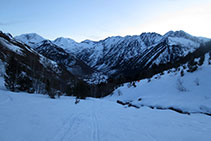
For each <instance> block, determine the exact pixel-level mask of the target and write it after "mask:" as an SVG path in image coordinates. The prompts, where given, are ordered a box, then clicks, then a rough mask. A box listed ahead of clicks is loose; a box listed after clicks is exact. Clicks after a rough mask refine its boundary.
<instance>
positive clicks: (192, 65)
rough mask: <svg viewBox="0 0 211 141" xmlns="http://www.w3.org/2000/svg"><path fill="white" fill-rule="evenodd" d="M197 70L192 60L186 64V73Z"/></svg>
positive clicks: (195, 63)
mask: <svg viewBox="0 0 211 141" xmlns="http://www.w3.org/2000/svg"><path fill="white" fill-rule="evenodd" d="M197 69H198V66H197V62H195V61H194V59H191V60H190V61H189V62H188V70H187V71H188V72H194V71H196V70H197Z"/></svg>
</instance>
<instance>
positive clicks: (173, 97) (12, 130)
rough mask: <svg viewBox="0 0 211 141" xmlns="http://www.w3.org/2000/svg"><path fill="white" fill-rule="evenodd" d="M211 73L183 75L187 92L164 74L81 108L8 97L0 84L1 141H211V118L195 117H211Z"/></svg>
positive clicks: (67, 101)
mask: <svg viewBox="0 0 211 141" xmlns="http://www.w3.org/2000/svg"><path fill="white" fill-rule="evenodd" d="M210 71H211V66H210V65H207V62H205V63H204V65H203V66H202V67H200V68H199V69H198V70H197V71H196V72H193V73H186V72H185V75H184V76H183V77H182V78H181V79H182V81H183V82H184V86H185V87H186V89H187V91H185V92H181V91H179V90H178V89H177V87H176V82H177V79H178V78H180V73H179V72H176V73H175V72H172V73H169V74H168V73H167V72H165V73H164V75H162V76H161V77H160V78H159V75H157V76H154V77H153V78H152V79H151V81H150V82H148V80H141V81H140V82H139V83H138V82H136V85H137V87H136V88H134V87H130V88H128V86H127V84H125V86H123V87H120V88H118V89H117V90H116V91H115V92H114V94H113V95H112V96H107V97H105V98H101V99H95V98H87V99H86V100H80V102H79V103H78V104H75V97H67V96H61V97H60V98H57V99H50V98H49V97H48V96H47V95H40V94H28V93H21V92H20V93H13V92H9V91H8V90H6V88H5V87H4V80H3V78H0V113H1V114H0V140H1V141H28V140H30V141H33V140H34V141H37V140H39V141H48V140H49V141H70V140H71V141H84V140H86V141H110V140H112V141H119V140H127V141H128V140H131V141H132V140H134V141H140V140H147V141H152V140H158V141H169V140H176V141H179V140H191V141H194V140H196V141H198V140H203V141H209V140H210V138H211V134H210V131H211V117H210V116H208V115H205V114H200V113H194V112H205V111H206V112H209V113H210V112H211V111H210V109H211V104H210V103H211V95H210V86H209V82H210V81H211V77H210V75H209V73H210ZM155 77H158V79H155ZM196 78H198V79H199V85H198V86H197V85H196V84H195V82H194V80H195V79H196ZM139 98H141V101H138V99H139ZM116 100H122V101H131V102H132V103H133V104H136V105H139V106H140V105H142V106H141V108H139V109H137V108H134V107H128V106H122V105H120V104H118V103H116ZM149 106H160V107H169V106H172V107H175V108H180V109H182V110H184V111H188V112H193V113H191V114H190V115H187V114H180V113H178V112H175V111H172V110H160V109H151V108H149Z"/></svg>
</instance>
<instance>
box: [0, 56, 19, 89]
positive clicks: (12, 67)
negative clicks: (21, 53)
mask: <svg viewBox="0 0 211 141" xmlns="http://www.w3.org/2000/svg"><path fill="white" fill-rule="evenodd" d="M19 73H20V68H19V63H18V62H17V61H16V60H15V58H14V56H11V57H10V58H9V60H8V62H7V65H6V71H5V75H4V80H5V83H4V85H5V87H6V88H7V89H9V90H11V91H13V92H15V91H17V90H18V89H17V77H18V75H19Z"/></svg>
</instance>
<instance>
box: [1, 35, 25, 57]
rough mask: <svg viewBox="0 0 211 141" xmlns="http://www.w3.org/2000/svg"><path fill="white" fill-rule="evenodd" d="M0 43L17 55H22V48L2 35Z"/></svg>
mask: <svg viewBox="0 0 211 141" xmlns="http://www.w3.org/2000/svg"><path fill="white" fill-rule="evenodd" d="M0 43H1V44H3V46H5V47H7V48H8V49H9V50H11V51H13V52H16V53H18V54H19V55H23V52H22V48H20V47H19V46H16V45H14V44H12V43H10V42H8V41H7V40H5V39H4V38H2V37H0Z"/></svg>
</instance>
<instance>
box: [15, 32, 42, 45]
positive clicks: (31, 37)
mask: <svg viewBox="0 0 211 141" xmlns="http://www.w3.org/2000/svg"><path fill="white" fill-rule="evenodd" d="M15 39H16V40H18V41H20V42H22V43H25V44H27V45H28V46H31V47H35V46H36V44H37V43H40V42H42V41H44V40H45V39H44V38H43V37H42V36H40V35H38V34H37V33H27V34H22V35H19V36H15Z"/></svg>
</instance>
